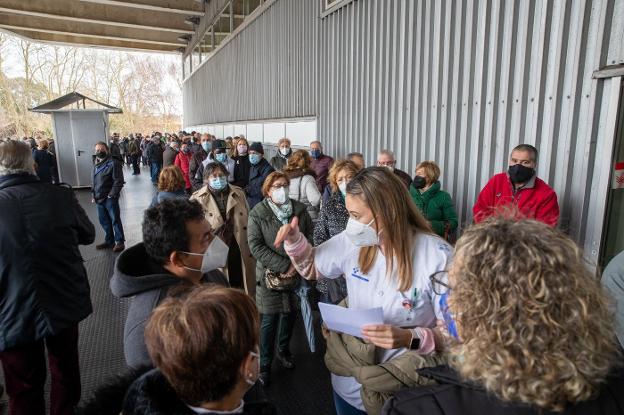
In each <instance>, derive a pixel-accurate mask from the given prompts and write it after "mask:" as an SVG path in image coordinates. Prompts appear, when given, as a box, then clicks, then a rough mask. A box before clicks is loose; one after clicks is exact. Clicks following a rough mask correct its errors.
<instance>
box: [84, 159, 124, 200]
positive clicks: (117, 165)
mask: <svg viewBox="0 0 624 415" xmlns="http://www.w3.org/2000/svg"><path fill="white" fill-rule="evenodd" d="M92 182H93V187H92V189H91V191H92V193H93V198H94V199H95V202H96V203H103V202H104V201H105V200H106V199H107V198H108V197H112V198H118V197H119V194H120V193H121V189H123V185H124V176H123V167H122V165H121V162H120V161H119V160H117V159H114V158H112V157H111V156H108V157H106V158H105V159H104V160H102V161H100V162H96V164H95V166H93V176H92Z"/></svg>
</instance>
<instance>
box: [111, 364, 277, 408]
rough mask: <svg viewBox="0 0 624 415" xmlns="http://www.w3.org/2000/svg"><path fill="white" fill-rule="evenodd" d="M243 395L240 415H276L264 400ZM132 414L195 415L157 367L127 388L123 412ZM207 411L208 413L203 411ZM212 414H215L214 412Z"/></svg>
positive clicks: (272, 406) (270, 405)
mask: <svg viewBox="0 0 624 415" xmlns="http://www.w3.org/2000/svg"><path fill="white" fill-rule="evenodd" d="M248 395H249V392H248V394H247V395H246V396H245V399H244V400H245V405H244V407H243V412H242V415H276V414H277V409H276V408H275V406H274V405H273V404H271V403H269V402H267V401H264V400H263V401H249V399H248ZM122 413H123V414H124V415H125V414H128V415H129V414H133V415H171V414H176V415H195V412H194V411H193V410H192V409H191V408H189V407H188V406H187V405H186V404H185V403H184V402H182V400H180V398H178V395H177V394H176V392H175V390H174V389H173V387H172V386H171V384H170V383H169V381H167V378H165V376H164V375H163V374H162V372H161V371H160V370H159V369H153V370H151V371H149V372H147V373H145V374H144V375H143V376H141V377H140V378H138V379H137V380H136V381H134V383H133V384H132V385H131V386H130V388H129V389H128V392H127V394H126V397H125V400H124V404H123V411H122ZM206 413H207V414H211V412H206ZM214 414H215V415H216V414H217V413H216V412H214Z"/></svg>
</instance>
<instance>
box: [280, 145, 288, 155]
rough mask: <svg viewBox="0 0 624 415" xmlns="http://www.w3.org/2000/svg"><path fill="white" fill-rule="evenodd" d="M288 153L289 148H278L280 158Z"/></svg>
mask: <svg viewBox="0 0 624 415" xmlns="http://www.w3.org/2000/svg"><path fill="white" fill-rule="evenodd" d="M289 152H290V147H280V153H282V156H285V155H287V154H288V153H289Z"/></svg>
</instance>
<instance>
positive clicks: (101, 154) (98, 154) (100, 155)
mask: <svg viewBox="0 0 624 415" xmlns="http://www.w3.org/2000/svg"><path fill="white" fill-rule="evenodd" d="M107 155H108V153H107V152H106V151H96V152H95V157H97V158H99V159H105V158H106V156H107Z"/></svg>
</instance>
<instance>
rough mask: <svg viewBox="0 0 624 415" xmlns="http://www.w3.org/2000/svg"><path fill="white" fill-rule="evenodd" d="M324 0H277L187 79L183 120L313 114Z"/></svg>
mask: <svg viewBox="0 0 624 415" xmlns="http://www.w3.org/2000/svg"><path fill="white" fill-rule="evenodd" d="M319 15H320V3H319V2H318V1H316V0H314V1H312V0H278V1H275V2H272V4H270V5H269V7H267V8H266V10H264V12H263V13H262V14H261V15H260V16H258V17H257V18H256V19H255V20H254V21H252V22H251V23H250V24H249V25H248V26H247V27H245V29H244V30H242V31H241V32H240V33H238V35H236V37H235V38H234V39H232V40H231V41H230V42H229V43H228V44H227V45H225V46H224V47H223V48H222V49H220V50H218V51H217V52H216V53H215V54H214V55H213V56H212V57H211V58H210V59H209V60H208V61H207V62H205V63H204V64H203V66H202V67H201V68H199V70H197V71H196V72H195V73H193V75H192V76H191V77H189V78H188V79H187V80H186V81H185V82H184V85H183V103H184V124H185V125H200V124H207V123H214V122H226V121H243V120H254V119H271V118H288V117H302V116H314V115H315V114H316V110H317V94H318V91H319V88H318V84H317V75H316V73H317V68H318V67H317V65H318V59H317V49H316V48H317V45H318V42H317V41H316V39H315V38H316V37H317V36H318V29H319V25H318V19H319Z"/></svg>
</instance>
